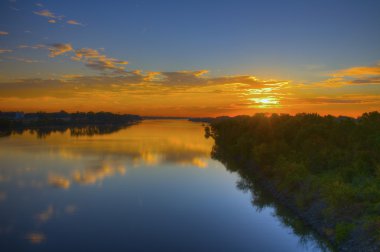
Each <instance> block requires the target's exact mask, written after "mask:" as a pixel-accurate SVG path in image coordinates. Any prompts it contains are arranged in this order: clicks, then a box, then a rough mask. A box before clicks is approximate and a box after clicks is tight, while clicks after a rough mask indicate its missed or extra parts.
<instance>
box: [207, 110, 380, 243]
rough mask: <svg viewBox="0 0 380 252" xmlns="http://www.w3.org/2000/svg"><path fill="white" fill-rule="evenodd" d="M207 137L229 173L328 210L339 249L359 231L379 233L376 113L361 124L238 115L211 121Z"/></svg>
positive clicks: (379, 120) (302, 205)
mask: <svg viewBox="0 0 380 252" xmlns="http://www.w3.org/2000/svg"><path fill="white" fill-rule="evenodd" d="M207 134H208V135H210V136H212V137H213V138H214V139H215V146H214V148H213V153H212V156H213V157H214V158H216V159H219V160H221V161H222V162H224V163H226V164H227V166H228V168H229V169H232V170H237V171H241V170H252V171H254V172H256V174H259V175H260V176H263V178H264V179H266V180H267V181H270V182H271V184H273V185H274V187H275V189H276V190H277V191H278V192H282V193H283V194H285V195H286V196H287V197H288V198H289V199H291V200H293V201H294V202H295V205H296V206H297V207H298V208H299V209H302V210H305V211H306V210H308V207H311V205H312V203H314V205H316V204H319V205H323V206H324V207H323V209H321V210H320V214H321V215H322V216H323V218H324V221H325V223H329V225H330V226H326V227H324V228H325V230H331V232H329V233H331V235H332V236H333V238H332V240H334V241H335V242H336V244H339V243H341V242H344V241H345V239H347V237H351V236H352V234H353V233H354V232H355V231H358V230H364V232H365V235H368V236H378V235H379V231H378V230H379V229H377V228H376V227H379V223H380V221H379V216H380V207H379V206H380V113H379V112H370V113H364V114H363V115H362V116H360V117H359V118H357V119H354V118H349V117H333V116H320V115H318V114H297V115H295V116H290V115H287V114H281V115H278V114H273V115H271V116H267V115H264V114H256V115H254V116H237V117H234V118H227V119H225V118H224V119H220V120H214V121H213V122H212V123H211V130H208V132H207ZM233 160H235V161H236V162H234V161H233ZM242 163H245V164H248V165H243V166H241V165H240V166H239V165H237V164H242ZM231 167H232V168H231ZM329 235H330V234H329ZM365 235H364V236H365Z"/></svg>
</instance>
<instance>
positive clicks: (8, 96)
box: [0, 0, 380, 117]
mask: <svg viewBox="0 0 380 252" xmlns="http://www.w3.org/2000/svg"><path fill="white" fill-rule="evenodd" d="M379 11H380V1H378V0H355V1H351V0H318V1H317V0H310V1H305V0H276V1H275V0H266V1H254V0H250V1H248V0H247V1H243V0H229V1H223V0H219V1H211V0H202V1H200V0H188V1H187V0H183V1H181V0H162V1H157V0H134V1H129V0H124V1H101V0H91V1H90V0H82V1H74V0H65V1H62V0H50V1H33V0H0V110H1V111H26V112H32V111H59V110H66V111H69V112H75V111H111V112H115V113H133V114H139V115H146V116H148V115H150V116H199V117H203V116H222V115H229V116H234V115H239V114H248V115H251V114H255V113H290V114H295V113H302V112H308V113H320V114H333V115H349V116H358V115H360V114H362V113H363V112H368V111H374V110H380V14H379Z"/></svg>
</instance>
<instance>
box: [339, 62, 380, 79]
mask: <svg viewBox="0 0 380 252" xmlns="http://www.w3.org/2000/svg"><path fill="white" fill-rule="evenodd" d="M332 75H333V76H335V77H347V76H350V77H352V76H354V77H358V76H359V77H360V76H370V75H380V63H378V64H376V65H374V66H357V67H351V68H347V69H343V70H339V71H337V72H335V73H333V74H332Z"/></svg>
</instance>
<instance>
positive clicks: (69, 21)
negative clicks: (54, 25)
mask: <svg viewBox="0 0 380 252" xmlns="http://www.w3.org/2000/svg"><path fill="white" fill-rule="evenodd" d="M66 23H68V24H71V25H81V26H83V24H81V23H79V22H78V21H76V20H68V21H67V22H66Z"/></svg>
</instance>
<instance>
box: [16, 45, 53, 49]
mask: <svg viewBox="0 0 380 252" xmlns="http://www.w3.org/2000/svg"><path fill="white" fill-rule="evenodd" d="M46 47H47V46H46V45H44V44H36V45H19V46H18V48H21V49H25V48H28V49H43V48H46Z"/></svg>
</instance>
